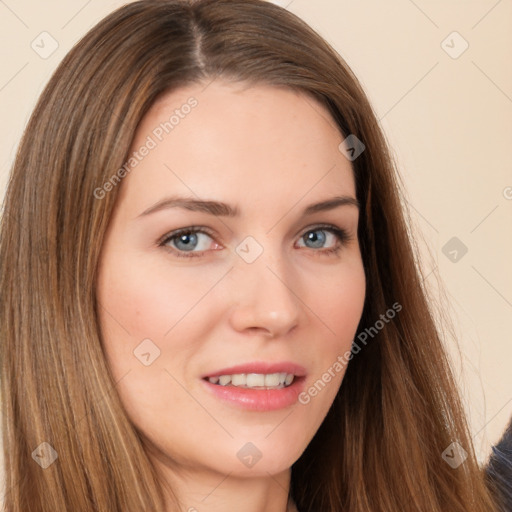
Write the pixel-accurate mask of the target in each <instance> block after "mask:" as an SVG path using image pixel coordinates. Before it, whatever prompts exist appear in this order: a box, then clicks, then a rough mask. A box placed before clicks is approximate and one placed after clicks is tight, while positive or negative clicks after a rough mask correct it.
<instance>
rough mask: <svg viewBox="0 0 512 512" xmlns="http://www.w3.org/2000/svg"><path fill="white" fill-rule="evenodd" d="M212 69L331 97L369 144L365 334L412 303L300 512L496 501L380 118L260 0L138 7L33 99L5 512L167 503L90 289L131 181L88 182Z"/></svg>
mask: <svg viewBox="0 0 512 512" xmlns="http://www.w3.org/2000/svg"><path fill="white" fill-rule="evenodd" d="M216 77H222V78H224V79H228V80H235V81H244V82H247V83H248V84H257V83H265V84H273V85H276V86H284V87H289V88H292V89H295V90H298V91H301V92H303V93H305V94H307V95H310V97H314V98H316V99H318V100H319V101H321V102H322V104H323V105H325V107H326V108H327V109H328V111H329V112H330V113H331V114H332V116H333V118H334V120H335V121H336V123H337V125H338V128H339V130H340V135H343V136H344V137H345V136H348V135H349V134H353V135H355V136H357V138H358V139H360V140H361V141H363V143H364V145H365V147H366V149H365V150H364V152H363V153H362V154H361V155H360V156H359V157H358V158H357V159H356V160H354V161H353V169H354V175H355V178H356V191H357V198H358V200H359V201H360V203H361V205H362V211H361V215H360V224H359V231H358V234H359V240H360V246H361V251H362V258H363V263H364V267H365V272H366V279H367V283H368V285H367V294H366V302H365V307H364V311H363V315H362V318H361V322H360V325H359V331H360V332H362V331H363V330H364V329H365V328H367V327H369V326H372V325H374V324H375V322H376V320H378V319H379V318H380V315H381V314H382V313H384V312H385V311H386V310H387V309H388V308H389V307H390V306H391V305H392V304H395V303H397V304H399V305H401V306H402V308H401V311H400V313H399V314H397V315H396V316H395V318H394V319H393V321H391V322H387V323H386V324H385V325H384V326H383V328H382V329H380V330H379V332H378V333H376V334H375V335H373V336H372V337H371V338H368V341H367V343H366V345H365V346H364V347H362V348H361V350H360V352H359V353H358V354H357V355H355V356H354V358H353V359H352V361H351V362H350V364H349V365H348V369H347V371H346V374H345V376H344V379H343V383H342V385H341V388H340V391H339V393H338V394H337V396H336V398H335V400H334V403H333V404H332V407H331V409H330V411H329V413H328V415H327V416H326V418H325V420H324V422H323V423H322V425H321V427H320V429H319V430H318V432H317V433H316V435H315V436H314V438H313V440H312V441H311V443H310V444H309V445H308V447H307V448H306V450H305V451H304V453H303V454H302V455H301V457H300V458H299V459H298V460H297V461H296V463H295V464H294V465H293V466H292V480H291V490H290V492H291V494H292V496H293V498H294V500H295V502H296V504H297V506H298V508H299V510H300V511H301V512H318V511H320V510H321V511H324V512H338V511H342V510H343V511H347V512H348V511H350V512H363V511H364V512H368V511H371V512H396V511H397V510H405V509H406V510H408V511H413V510H414V511H421V512H427V511H428V512H441V511H443V512H445V511H446V510H450V512H468V511H469V510H471V511H475V512H484V511H485V512H488V511H490V510H493V505H492V503H491V501H490V498H489V496H488V494H487V491H486V489H485V487H484V480H483V476H482V473H481V469H480V468H479V467H478V464H477V461H476V459H475V456H474V452H473V449H472V445H471V438H470V435H469V433H468V428H467V425H466V420H465V418H464V414H463V409H462V407H461V404H460V401H459V398H458V396H457V391H456V389H457V388H456V384H455V382H454V379H453V378H452V375H451V372H450V368H449V365H448V362H447V358H446V356H445V351H444V349H443V347H442V344H441V340H440V336H439V333H438V331H437V329H436V327H435V324H434V319H433V315H432V313H431V309H430V307H429V304H428V302H427V299H426V295H425V291H424V290H423V287H422V281H421V277H420V274H419V271H418V269H417V266H416V262H417V260H416V257H415V252H414V250H413V246H412V243H411V240H410V239H409V236H408V232H407V223H406V217H405V214H404V212H403V210H402V207H401V202H400V184H399V182H398V181H397V174H396V171H395V164H394V163H393V160H392V158H391V156H390V153H389V151H388V149H387V145H386V141H385V138H384V135H383V134H382V132H381V130H380V128H379V125H378V121H377V120H376V116H375V114H374V113H373V111H372V108H371V106H370V105H369V102H368V100H367V98H366V95H365V93H364V91H363V89H362V87H361V86H360V84H359V82H358V80H357V78H356V77H355V76H354V75H353V73H352V72H351V70H350V68H349V67H348V65H347V64H346V62H345V61H344V60H343V59H342V58H341V57H340V56H339V55H338V54H337V53H336V52H335V51H334V50H333V49H332V48H331V47H330V46H329V45H328V44H327V43H326V42H325V41H324V40H323V39H322V38H321V37H320V36H319V35H318V34H316V33H315V32H314V31H313V30H312V29H311V28H309V27H308V26H307V25H306V24H305V23H304V22H303V21H301V20H300V19H299V18H297V17H296V16H294V15H293V14H291V13H290V12H287V11H286V10H285V9H282V8H280V7H278V6H276V5H273V4H271V3H268V2H264V1H260V0H198V1H192V0H191V1H172V0H143V1H139V2H134V3H131V4H128V5H126V6H124V7H122V8H120V9H119V10H117V11H115V12H114V13H113V14H111V15H109V16H108V17H106V18H105V19H104V20H102V21H101V22H100V23H99V24H98V25H97V26H95V27H94V28H93V29H92V30H91V31H90V32H89V33H88V34H87V35H86V36H85V37H84V38H83V39H82V40H81V41H79V43H78V44H77V45H76V46H75V47H74V48H73V49H72V50H71V51H70V52H69V53H68V55H67V56H66V57H65V58H64V60H63V61H62V63H61V64H60V66H59V67H58V69H57V70H56V72H55V73H54V75H53V77H52V78H51V80H50V82H49V84H48V85H47V87H46V88H45V90H44V92H43V93H42V95H41V97H40V99H39V102H38V104H37V106H36V108H35V111H34V113H33V115H32V117H31V119H30V121H29V124H28V126H27V128H26V131H25V134H24V136H23V139H22V141H21V144H20V147H19V150H18V154H17V157H16V161H15V163H14V166H13V169H12V175H11V179H10V182H9V184H8V190H7V193H6V199H5V204H4V213H3V218H2V226H1V242H0V243H1V246H0V259H1V276H0V290H1V292H0V293H1V316H0V322H1V327H0V329H1V365H2V375H1V391H2V413H3V418H2V421H3V443H4V456H5V469H6V491H5V492H6V495H5V509H6V510H8V511H9V512H26V511H29V510H30V511H44V512H55V511H56V510H59V511H64V510H73V511H75V512H78V511H91V510H98V511H109V512H111V511H119V512H121V511H122V512H130V511H133V512H135V511H137V512H138V511H140V510H148V511H149V510H151V511H155V512H162V511H164V510H165V503H164V501H165V499H164V492H163V490H162V485H161V484H160V483H159V481H158V475H157V474H156V472H155V469H154V468H153V467H152V465H151V464H150V462H149V459H148V457H147V455H146V453H145V451H144V449H143V447H142V444H141V439H140V437H139V435H138V433H137V431H136V429H135V428H134V426H133V425H132V424H131V422H130V421H129V419H128V417H127V415H126V413H125V411H124V409H123V407H122V404H121V402H120V399H119V397H118V395H117V393H116V390H115V386H116V382H114V381H113V379H112V376H111V374H110V372H109V369H108V366H107V363H106V359H105V356H104V353H103V350H102V342H101V332H100V329H99V323H98V319H97V310H98V307H100V305H99V304H97V302H96V298H95V284H96V282H95V279H96V270H97V263H98V254H99V252H100V249H101V246H102V241H103V237H104V234H105V231H106V228H107V225H108V223H109V219H110V216H111V212H112V209H113V207H114V204H115V201H116V197H117V194H118V192H119V189H120V187H113V188H112V190H109V192H108V193H107V194H105V195H104V197H102V199H98V198H97V194H95V193H94V191H95V190H97V189H98V187H102V186H103V184H105V183H106V182H107V181H108V180H109V179H110V178H111V177H112V175H113V174H115V172H116V171H117V170H118V169H120V168H121V167H122V166H123V164H124V162H125V161H126V159H127V158H128V156H129V149H130V146H131V143H132V140H133V137H134V133H135V130H136V128H137V126H138V124H139V122H140V121H141V119H142V117H143V116H144V114H145V113H146V112H147V111H148V109H149V108H150V106H151V105H152V104H153V103H154V101H155V100H156V99H157V98H158V97H159V96H160V95H162V94H164V93H165V92H168V91H171V90H174V89H176V88H179V87H181V86H184V85H187V84H191V83H197V82H203V81H204V82H205V83H207V82H208V81H209V80H213V79H215V78H216ZM340 140H341V139H340ZM452 442H457V443H458V445H460V446H461V447H462V448H463V449H464V450H465V451H466V452H467V459H466V460H465V461H464V462H463V463H462V464H460V465H459V466H458V467H456V468H453V467H451V465H449V464H448V463H447V462H445V460H443V457H442V454H443V452H444V451H445V449H447V448H448V447H449V446H450V445H451V443H452ZM42 443H48V444H42ZM51 448H53V449H54V450H55V453H53V452H52V451H51ZM37 450H39V451H40V452H41V451H42V452H43V453H39V452H38V451H37ZM49 454H53V456H55V455H57V457H58V458H57V459H56V460H54V461H53V463H51V464H49V465H47V467H46V468H44V469H43V468H42V466H41V465H40V464H36V463H35V460H36V458H37V457H43V458H44V457H48V456H49ZM53 458H54V457H52V459H53ZM176 507H177V505H176ZM176 510H178V508H176Z"/></svg>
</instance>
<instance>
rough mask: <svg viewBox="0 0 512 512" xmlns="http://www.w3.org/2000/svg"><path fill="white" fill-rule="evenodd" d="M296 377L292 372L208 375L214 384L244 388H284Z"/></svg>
mask: <svg viewBox="0 0 512 512" xmlns="http://www.w3.org/2000/svg"><path fill="white" fill-rule="evenodd" d="M293 379H294V375H293V374H291V373H285V372H281V373H268V374H263V373H247V374H246V373H237V374H235V375H220V376H219V377H208V380H209V381H210V382H211V383H212V384H219V385H220V386H227V385H229V384H231V385H232V386H238V387H242V388H277V389H279V388H283V387H285V386H289V385H290V384H291V383H292V382H293Z"/></svg>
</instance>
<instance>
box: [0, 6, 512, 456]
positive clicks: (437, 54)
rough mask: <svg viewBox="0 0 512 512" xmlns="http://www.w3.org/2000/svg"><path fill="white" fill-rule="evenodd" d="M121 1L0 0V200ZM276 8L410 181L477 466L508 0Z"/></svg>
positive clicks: (501, 192) (501, 184) (503, 395)
mask: <svg viewBox="0 0 512 512" xmlns="http://www.w3.org/2000/svg"><path fill="white" fill-rule="evenodd" d="M124 3H126V2H124V1H115V0H109V1H100V0H89V1H87V0H66V1H64V0H47V1H45V2H36V1H34V0H0V29H1V30H0V56H1V63H2V66H1V75H0V111H1V122H0V191H1V194H2V196H3V193H4V191H5V186H6V183H7V179H8V172H9V168H10V165H11V163H12V161H13V158H14V155H15V151H16V147H17V144H18V142H19V139H20V136H21V133H22V130H23V128H24V126H25V124H26V122H27V120H28V117H29V115H30V113H31V111H32V108H33V106H34V104H35V101H36V99H37V97H38V95H39V94H40V92H41V91H42V88H43V87H44V85H45V84H46V82H47V81H48V79H49V77H50V75H51V73H52V72H53V70H54V69H55V68H56V66H57V64H58V63H59V62H60V60H61V59H62V58H63V56H64V55H65V54H66V52H67V51H68V50H69V49H70V48H71V46H72V45H73V44H74V43H75V42H76V41H77V40H78V39H79V38H80V37H81V36H82V35H83V34H84V33H85V32H86V31H87V30H88V29H90V28H91V27H92V26H93V25H94V24H96V22H98V21H99V20H100V19H101V18H102V17H103V16H105V15H106V14H107V13H109V12H111V11H112V10H113V9H115V8H116V7H119V6H121V5H122V4H124ZM275 3H278V4H280V5H282V6H285V7H287V8H288V9H289V10H290V11H292V12H294V13H295V14H297V15H299V16H300V17H302V18H303V19H304V20H305V21H307V22H308V23H309V24H310V25H311V26H312V27H313V28H315V29H316V30H317V31H318V32H320V34H321V35H323V36H324V37H325V38H326V39H327V40H328V41H329V42H330V43H331V44H332V45H333V46H334V47H335V48H336V49H337V50H338V51H339V52H340V54H341V55H342V56H343V57H344V58H345V59H346V60H347V62H348V64H349V65H350V66H351V67H352V69H353V70H354V72H355V73H356V75H357V76H358V77H359V79H360V81H361V82H362V84H363V86H364V88H365V90H366V91H367V93H368V95H369V98H370V101H371V102H372V104H373V106H374V109H375V112H376V114H377V116H378V118H379V119H380V122H381V124H382V127H383V129H384V131H385V133H386V135H387V137H388V140H389V142H390V144H391V146H392V148H393V152H394V154H395V156H396V159H397V163H398V165H399V168H400V172H401V174H402V176H403V180H404V184H405V187H406V190H407V201H408V203H409V205H410V211H411V216H412V222H413V229H414V230H415V232H416V233H417V236H418V240H419V244H420V248H421V251H422V253H423V254H424V256H425V257H424V261H423V271H424V275H425V282H426V283H427V284H428V285H429V286H430V287H431V288H432V290H433V292H434V297H435V296H437V294H438V291H437V288H438V287H437V284H436V283H437V282H438V280H440V282H441V283H442V284H441V289H444V291H445V293H446V301H447V302H446V303H445V304H443V305H442V306H441V308H442V309H443V310H445V311H449V313H450V314H451V318H452V320H453V323H454V325H455V332H456V336H457V338H458V340H459V342H460V349H461V351H460V353H459V352H458V351H457V349H456V343H455V341H454V340H453V339H452V337H451V336H448V335H447V336H446V338H447V344H448V345H449V347H450V352H451V353H452V354H453V355H454V358H455V359H454V366H455V368H456V373H457V375H458V378H459V381H460V387H461V391H462V393H463V397H464V400H465V403H466V407H467V410H468V414H469V417H470V424H471V429H472V433H473V436H474V437H473V439H474V442H475V447H476V450H477V454H478V456H479V459H480V460H481V461H483V460H485V459H486V457H487V456H488V454H489V451H490V446H491V444H492V443H494V442H496V441H497V439H498V438H499V436H500V433H501V432H502V431H503V429H504V427H505V425H506V423H507V420H508V418H509V417H510V416H511V415H512V371H511V356H512V343H511V342H512V340H511V335H510V327H509V324H508V322H509V321H510V320H511V319H512V271H511V269H510V262H511V261H512V229H511V226H512V222H511V221H512V152H511V147H512V66H511V65H510V63H511V62H512V60H511V54H512V2H510V0H473V1H471V2H468V1H466V0H429V1H427V0H415V1H413V0H387V1H386V2H381V1H378V0H372V1H369V0H358V1H352V2H348V1H344V0H343V1H340V0H314V1H313V0H292V1H290V0H285V1H276V2H275ZM454 31H456V32H458V34H453V32H454ZM42 32H48V33H49V34H50V35H51V37H52V38H53V39H55V40H56V41H57V43H58V48H57V49H56V51H55V52H54V53H53V54H52V55H50V56H46V55H43V56H44V57H47V58H42V57H41V56H40V55H39V54H38V53H37V52H36V51H35V50H34V49H33V48H32V47H31V44H33V45H34V47H36V48H38V47H39V49H38V51H39V52H43V51H49V50H51V44H52V41H51V39H50V38H49V37H50V36H48V35H42V36H41V35H40V34H41V33H42ZM42 38H45V39H44V41H43V42H41V41H42ZM443 41H444V42H443ZM33 42H34V43H33ZM43 44H44V48H45V50H43V48H42V47H43ZM37 45H39V46H37ZM467 45H468V47H467V49H466V50H465V51H464V52H462V50H464V48H465V47H466V46H467ZM452 237H457V239H458V240H459V241H458V242H457V243H459V244H460V243H463V244H464V245H465V246H466V247H467V249H468V251H467V253H466V254H464V255H463V256H462V257H461V256H460V254H461V252H460V250H459V249H458V248H457V247H455V246H453V247H452V246H450V245H449V246H447V247H446V248H445V249H444V251H445V252H443V248H444V247H445V244H447V242H448V241H449V240H450V239H451V238H452ZM454 249H455V250H456V251H459V252H457V257H458V260H457V261H455V262H454V261H451V260H450V258H453V257H455V253H453V250H454ZM450 251H452V252H451V255H450ZM445 253H446V254H447V255H448V256H447V255H445ZM436 276H437V279H436Z"/></svg>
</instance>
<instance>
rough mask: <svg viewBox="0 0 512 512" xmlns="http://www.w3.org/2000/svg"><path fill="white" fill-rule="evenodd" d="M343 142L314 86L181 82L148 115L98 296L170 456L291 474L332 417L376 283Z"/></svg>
mask: <svg viewBox="0 0 512 512" xmlns="http://www.w3.org/2000/svg"><path fill="white" fill-rule="evenodd" d="M342 140H343V137H342V136H341V134H340V133H339V131H338V130H337V129H336V125H335V123H334V121H333V119H332V118H331V116H330V115H329V113H328V112H327V111H326V110H325V109H324V108H323V107H322V106H321V105H320V104H319V103H317V102H316V101H315V100H313V99H311V98H309V97H306V96H303V95H301V94H299V93H295V92H293V91H291V90H289V89H281V88H276V87H271V86H263V85H262V86H254V87H251V88H248V87H247V86H246V88H245V89H244V88H242V85H240V84H236V85H233V84H231V85H230V84H228V83H227V82H222V81H215V82H213V83H211V84H210V85H208V86H205V84H202V85H194V86H189V87H186V88H182V89H180V90H177V91H174V92H172V93H170V94H167V95H166V96H164V97H163V98H161V99H160V100H159V101H158V102H157V103H155V104H154V105H153V107H152V109H151V110H150V111H149V112H148V113H147V115H146V116H145V118H144V119H143V121H142V123H141V125H140V126H139V128H138V131H137V134H136V137H135V140H134V143H133V147H132V149H131V152H130V155H132V158H133V159H132V160H131V161H130V163H131V168H129V169H130V170H129V171H128V172H126V176H125V177H124V178H123V179H122V182H121V184H119V185H117V186H121V190H120V195H119V198H118V202H117V204H116V208H115V211H114V213H113V216H112V219H111V223H110V226H109V230H108V232H107V236H106V239H105V242H104V245H103V248H102V254H101V258H100V268H99V276H98V278H99V279H98V288H97V297H98V301H99V304H100V307H99V314H100V321H101V327H102V336H103V342H104V346H105V350H106V353H107V357H108V362H109V365H110V367H111V369H112V372H113V375H114V378H115V380H116V382H117V390H118V392H119V394H120V397H121V400H122V402H123V404H124V406H125V409H126V411H127V414H128V416H129V417H130V419H131V420H132V422H133V423H134V425H135V426H136V427H137V429H138V430H139V432H140V433H141V434H142V436H143V439H144V440H145V443H146V445H147V447H148V448H149V453H150V454H152V456H154V457H155V460H158V462H159V463H160V465H161V466H162V467H166V468H170V469H172V470H174V469H175V470H177V471H178V472H179V471H181V470H183V471H185V470H189V471H194V470H201V471H203V472H204V471H209V472H211V471H214V472H219V473H221V474H222V475H226V474H228V473H231V474H232V475H241V476H268V474H269V473H270V474H277V473H279V472H282V471H285V470H288V468H290V466H291V465H292V464H293V463H294V462H295V461H296V460H297V459H298V458H299V456H300V455H301V454H302V452H303V451H304V450H305V448H306V446H307V445H308V443H309V442H310V440H311V439H312V437H313V436H314V434H315V432H316V431H317V429H318V428H319V426H320V424H321V423H322V421H323V419H324V417H325V416H326V414H327V412H328V410H329V407H330V406H331V404H332V402H333V400H334V397H335V395H336V393H337V391H338V389H339V386H340V384H341V381H342V378H343V375H344V372H345V367H344V366H343V365H340V363H339V362H338V361H339V359H338V358H339V357H343V354H345V352H346V351H348V350H350V347H351V343H352V340H353V338H354V336H355V332H356V328H357V325H358V322H359V319H360V317H361V314H362V309H363V302H364V291H365V276H364V271H363V265H362V260H361V254H360V249H359V243H358V239H357V225H358V215H359V209H358V206H357V204H356V201H355V199H356V194H355V184H354V177H353V171H352V168H351V163H350V161H349V160H347V158H346V157H345V156H344V154H343V153H342V152H341V151H340V150H339V149H338V146H339V145H340V143H341V142H342ZM144 148H145V149H144ZM134 152H136V155H135V156H133V153H134ZM125 169H128V167H127V168H125ZM123 174H124V173H123V172H120V173H119V174H118V176H123ZM108 189H109V186H108V185H107V186H105V187H104V190H105V191H106V192H105V193H108ZM98 197H100V196H98ZM338 199H339V200H338ZM98 200H102V199H98ZM331 201H332V202H331ZM203 202H205V203H203ZM220 203H222V204H220ZM314 205H323V206H316V207H314ZM177 230H182V232H181V233H177ZM183 230H184V231H183ZM338 231H339V232H340V233H342V234H341V235H339V234H337V233H338ZM336 363H337V364H336ZM258 364H260V365H261V366H258ZM246 365H249V367H248V368H236V369H233V368H232V367H234V366H242V367H243V366H246ZM251 365H252V366H251ZM219 374H221V375H236V376H235V377H234V381H235V382H234V383H235V384H236V386H234V385H233V382H231V383H229V384H227V385H225V386H224V385H222V384H226V382H229V379H228V377H223V378H222V380H219V382H217V383H215V382H216V380H217V379H215V378H212V379H211V380H212V381H213V383H211V382H210V381H209V380H208V377H213V376H219ZM241 374H255V375H250V376H249V377H246V378H245V379H247V380H245V379H244V377H243V376H242V375H241ZM265 374H267V376H265ZM268 374H277V375H272V376H268ZM291 375H295V377H294V380H293V381H292V383H291V385H290V386H289V387H288V386H287V385H286V384H288V383H289V382H290V379H291ZM283 380H285V384H284V385H285V387H284V388H283V387H282V386H283V384H281V383H282V381H283ZM315 383H316V384H315ZM244 384H245V385H244ZM247 385H248V386H256V388H254V387H253V388H252V389H248V388H247V387H245V386H247ZM265 387H271V388H273V389H262V388H265ZM311 388H314V389H313V391H311ZM299 398H300V399H299Z"/></svg>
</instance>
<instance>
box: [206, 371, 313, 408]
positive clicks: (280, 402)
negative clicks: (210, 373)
mask: <svg viewBox="0 0 512 512" xmlns="http://www.w3.org/2000/svg"><path fill="white" fill-rule="evenodd" d="M305 380H306V378H305V377H295V379H294V380H293V382H292V383H291V384H290V385H289V386H288V387H285V388H281V389H250V388H238V387H236V386H231V385H228V386H220V385H218V384H212V383H211V382H210V381H208V380H207V379H203V383H204V385H205V386H206V389H207V390H208V391H209V392H210V393H213V394H214V395H215V396H216V397H218V398H220V399H221V400H223V401H225V402H226V403H229V404H231V405H234V406H236V407H239V408H241V409H246V410H249V411H261V412H262V411H276V410H278V409H284V408H285V407H290V406H291V405H293V404H295V403H296V402H297V400H298V397H299V395H300V393H302V391H303V389H304V383H305Z"/></svg>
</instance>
